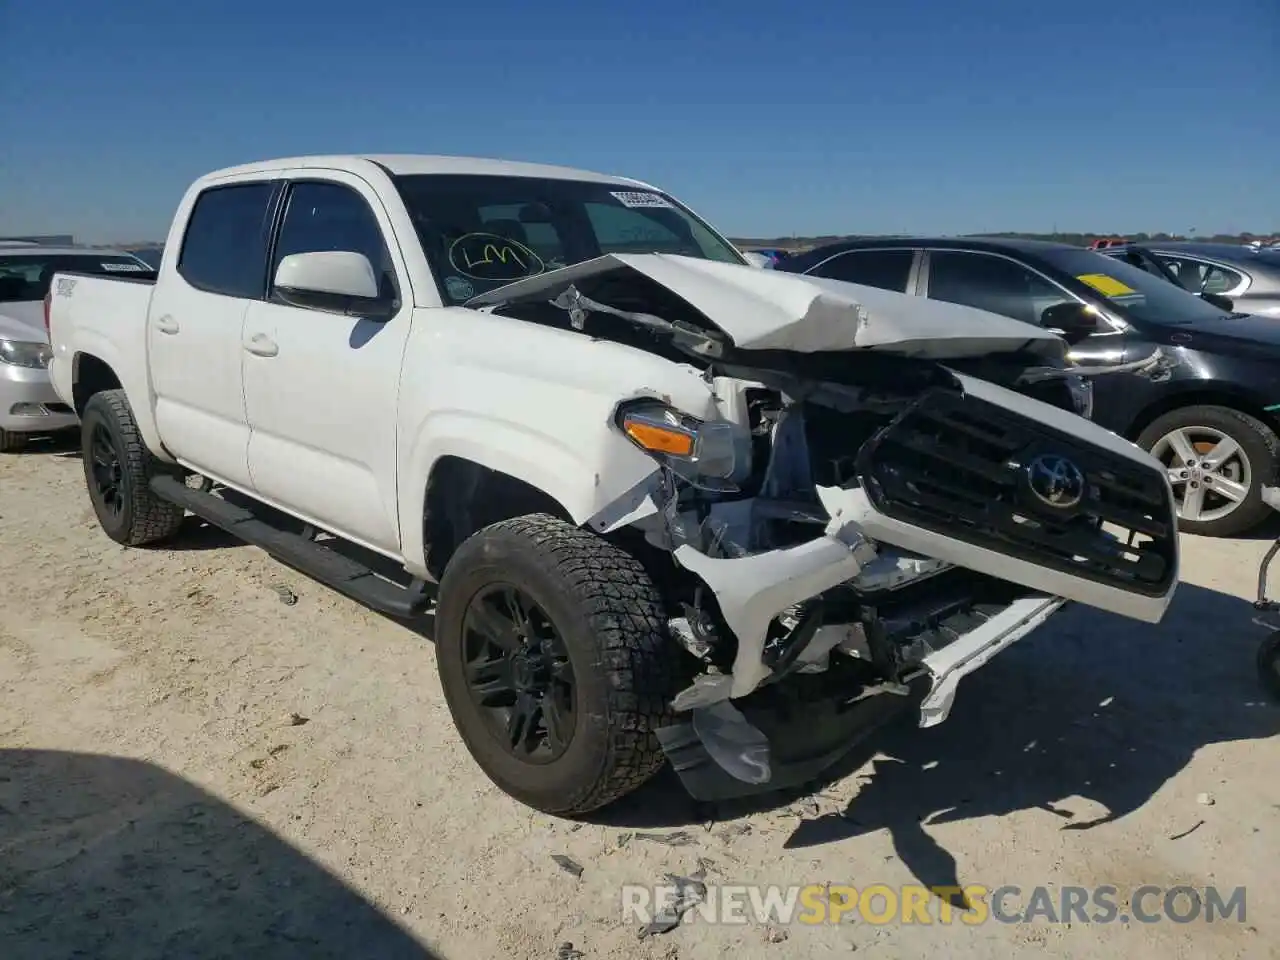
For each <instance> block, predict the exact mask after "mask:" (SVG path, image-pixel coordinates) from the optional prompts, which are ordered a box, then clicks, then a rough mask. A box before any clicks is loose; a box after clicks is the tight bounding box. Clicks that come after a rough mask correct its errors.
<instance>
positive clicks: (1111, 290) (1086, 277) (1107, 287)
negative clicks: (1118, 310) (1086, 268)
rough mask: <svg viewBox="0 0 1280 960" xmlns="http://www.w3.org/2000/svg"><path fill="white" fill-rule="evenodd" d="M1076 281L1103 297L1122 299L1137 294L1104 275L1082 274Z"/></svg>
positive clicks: (1130, 288) (1113, 278) (1128, 287)
mask: <svg viewBox="0 0 1280 960" xmlns="http://www.w3.org/2000/svg"><path fill="white" fill-rule="evenodd" d="M1076 279H1077V280H1079V281H1080V282H1081V283H1087V284H1088V285H1089V286H1091V287H1093V289H1095V290H1097V291H1098V292H1099V293H1100V294H1102V295H1103V296H1104V297H1124V296H1129V295H1130V294H1134V293H1137V292H1138V291H1137V290H1134V289H1133V287H1130V286H1126V285H1125V284H1123V283H1121V282H1120V281H1119V280H1117V279H1116V278H1115V277H1109V276H1107V275H1106V274H1105V273H1082V274H1081V275H1080V276H1078V277H1076Z"/></svg>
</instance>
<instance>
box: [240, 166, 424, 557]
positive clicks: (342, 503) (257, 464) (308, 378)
mask: <svg viewBox="0 0 1280 960" xmlns="http://www.w3.org/2000/svg"><path fill="white" fill-rule="evenodd" d="M325 176H326V178H327V182H325V183H317V182H314V181H306V182H295V183H294V184H293V185H292V186H291V187H290V190H289V192H288V194H287V196H286V198H285V213H284V217H283V219H282V222H281V227H280V233H279V237H278V239H277V242H276V248H275V250H274V253H273V256H272V261H271V270H272V271H274V268H275V265H276V264H278V263H279V261H280V259H282V258H283V257H284V256H286V255H288V254H291V253H305V252H311V251H316V250H351V251H355V252H359V253H363V254H365V255H366V256H367V257H368V258H369V260H370V262H371V263H372V265H373V267H374V271H375V273H376V274H377V275H378V276H379V277H380V278H381V285H382V287H383V290H384V296H385V302H386V303H398V302H399V299H400V298H399V295H398V293H397V291H398V290H402V289H405V287H404V285H403V283H401V282H399V281H398V280H397V277H401V278H402V277H404V275H405V274H404V270H403V265H402V264H401V263H399V261H398V260H393V259H392V257H391V255H390V253H389V252H388V249H389V248H388V245H387V244H385V243H384V242H383V239H382V238H383V236H385V235H387V229H388V226H387V222H386V218H385V211H383V210H382V209H381V206H380V205H379V204H378V202H377V199H376V197H374V196H373V194H372V192H371V191H369V190H368V189H367V187H362V186H361V184H362V183H363V182H362V181H360V180H359V179H358V178H356V177H344V175H341V174H337V173H333V174H329V173H326V174H325ZM375 210H376V213H375ZM350 308H351V305H350V304H349V303H348V304H342V305H337V304H332V303H329V304H326V303H325V301H324V299H323V298H318V299H316V300H314V301H311V300H308V301H307V302H305V303H302V302H298V301H296V300H295V301H293V302H289V301H287V300H286V298H285V297H284V296H283V295H282V294H281V293H280V292H279V291H276V290H274V289H272V290H271V291H270V292H269V294H268V298H267V301H266V302H262V303H255V304H253V305H252V306H251V307H250V309H249V312H248V314H247V316H246V318H245V327H244V336H243V341H242V344H241V347H242V355H243V357H244V364H245V366H244V370H245V404H246V409H247V412H248V419H249V424H250V435H249V467H250V473H251V475H252V479H253V487H254V490H255V491H256V492H257V493H258V494H259V495H260V496H262V497H263V498H265V499H267V500H270V501H272V502H274V503H276V504H278V505H279V506H281V507H283V508H285V509H288V510H290V511H293V512H295V513H298V514H300V515H302V516H305V517H307V518H309V519H311V520H314V521H315V522H316V523H318V524H320V525H321V526H324V527H326V528H328V529H331V530H333V531H334V532H335V533H339V534H342V535H343V536H345V537H347V538H349V539H352V540H354V541H357V542H359V543H362V544H364V545H366V546H369V547H373V548H375V549H377V550H381V551H383V552H386V553H391V554H395V555H398V553H399V549H400V530H399V522H398V513H397V505H396V415H397V406H396V403H397V396H398V393H399V382H400V365H401V362H402V359H403V355H404V349H405V343H406V341H407V340H408V336H409V328H410V323H411V321H412V307H410V306H407V305H400V306H398V307H392V308H384V310H386V312H384V313H383V314H382V316H384V317H385V319H374V318H372V317H371V316H366V317H361V316H353V315H351V314H350V313H349V312H348V310H349V309H350ZM357 312H358V311H357ZM366 312H368V313H374V312H376V311H373V310H372V309H370V310H367V311H366Z"/></svg>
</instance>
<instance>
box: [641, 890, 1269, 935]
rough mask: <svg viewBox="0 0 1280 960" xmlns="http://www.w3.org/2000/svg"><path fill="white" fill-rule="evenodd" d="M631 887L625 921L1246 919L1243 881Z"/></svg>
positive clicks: (974, 922)
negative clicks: (672, 917) (1223, 884)
mask: <svg viewBox="0 0 1280 960" xmlns="http://www.w3.org/2000/svg"><path fill="white" fill-rule="evenodd" d="M697 888H698V889H697V896H695V897H690V888H689V886H688V885H687V884H686V885H682V886H677V885H668V886H662V885H659V886H654V887H649V886H625V887H623V888H622V912H623V918H624V920H626V921H627V922H638V923H641V924H647V923H651V922H653V920H654V918H655V917H658V916H660V915H663V914H666V913H669V912H670V911H671V910H673V909H674V910H676V911H678V912H680V913H682V914H683V915H684V922H685V923H690V922H692V923H699V922H701V923H712V924H750V923H758V924H791V923H798V924H809V925H814V924H837V923H867V924H874V925H883V924H935V923H941V924H948V923H962V924H966V925H969V926H977V925H979V924H984V923H990V922H992V921H995V922H997V923H1010V924H1013V923H1050V924H1058V923H1094V924H1110V923H1148V924H1149V923H1182V924H1185V923H1222V922H1234V923H1243V922H1244V920H1245V911H1246V903H1245V900H1246V896H1245V888H1244V887H1235V888H1233V889H1230V890H1223V889H1219V888H1217V887H1203V888H1201V887H1191V886H1173V887H1162V886H1156V885H1154V884H1151V885H1145V886H1139V887H1134V888H1132V889H1121V888H1119V887H1116V886H1106V885H1104V886H1098V887H1078V886H1062V887H1055V888H1050V887H1046V886H1037V887H1030V888H1025V887H1020V886H1016V885H1012V884H1008V885H1004V886H998V887H985V886H978V885H972V886H965V887H958V886H957V887H926V886H918V885H907V886H901V887H897V886H889V885H887V884H873V885H871V886H867V887H863V888H861V889H859V888H856V887H852V886H844V885H839V884H809V885H807V886H789V887H787V886H760V885H754V886H753V885H729V884H720V885H713V884H698V885H697Z"/></svg>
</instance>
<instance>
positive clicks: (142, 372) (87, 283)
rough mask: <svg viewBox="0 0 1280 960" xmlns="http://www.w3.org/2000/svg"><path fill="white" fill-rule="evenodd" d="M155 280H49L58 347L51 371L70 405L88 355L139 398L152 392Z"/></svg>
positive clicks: (74, 276) (59, 276) (70, 275)
mask: <svg viewBox="0 0 1280 960" xmlns="http://www.w3.org/2000/svg"><path fill="white" fill-rule="evenodd" d="M155 282H156V274H155V273H138V274H131V275H130V276H127V277H123V276H110V277H104V276H96V275H93V274H85V273H74V272H66V273H63V272H59V273H55V274H54V275H53V279H52V281H51V282H50V284H49V314H48V315H49V342H50V344H51V345H52V347H53V359H52V361H51V362H50V364H49V375H50V377H51V379H52V380H53V388H54V390H55V391H57V393H58V396H59V397H61V399H62V401H63V402H64V403H67V404H70V405H72V406H75V398H74V395H73V394H74V389H73V387H74V377H75V370H76V366H77V363H78V362H79V361H78V357H79V356H81V355H83V354H91V355H93V356H95V357H97V358H99V359H100V360H102V361H104V362H105V363H106V364H108V365H109V366H110V367H111V369H112V370H114V371H115V375H116V376H117V377H118V378H119V380H120V385H121V386H123V387H125V388H126V389H128V390H129V392H130V393H131V394H132V395H133V396H146V395H147V390H148V387H147V385H148V377H147V317H148V314H149V311H150V308H151V293H152V290H153V288H154V285H155ZM134 391H141V392H138V393H135V392H134ZM139 425H140V426H144V425H143V424H141V423H140V424H139Z"/></svg>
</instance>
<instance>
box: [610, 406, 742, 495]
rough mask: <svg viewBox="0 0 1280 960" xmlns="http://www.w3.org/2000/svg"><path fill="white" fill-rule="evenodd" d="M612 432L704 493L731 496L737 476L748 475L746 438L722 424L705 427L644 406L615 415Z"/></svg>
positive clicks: (677, 413)
mask: <svg viewBox="0 0 1280 960" xmlns="http://www.w3.org/2000/svg"><path fill="white" fill-rule="evenodd" d="M618 426H619V427H620V428H621V429H622V432H623V433H624V434H626V436H627V439H628V440H630V441H631V442H632V443H634V444H635V445H636V446H637V447H639V448H640V449H641V450H643V451H644V452H645V453H647V454H649V455H650V456H652V457H654V458H655V459H657V460H659V461H661V462H662V463H663V464H664V465H665V466H666V467H668V468H669V469H670V470H671V472H672V473H674V474H676V475H677V476H679V477H680V478H681V479H683V480H685V481H687V482H688V483H690V484H692V485H693V486H696V487H699V488H701V489H704V490H716V491H721V492H725V493H731V492H733V491H735V490H737V489H738V484H737V482H736V481H737V479H738V472H739V470H740V469H744V468H745V469H750V463H751V438H750V435H749V434H748V433H747V432H746V431H745V430H743V429H740V428H738V427H736V426H735V425H734V424H732V423H729V422H727V421H715V422H711V423H708V422H705V421H702V420H699V419H697V418H696V417H691V416H688V415H687V414H684V413H681V412H680V411H678V410H673V409H671V408H670V407H668V406H667V405H666V404H663V403H653V402H647V401H646V402H641V403H636V404H632V405H630V406H627V407H624V408H623V409H622V410H620V411H619V412H618Z"/></svg>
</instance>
